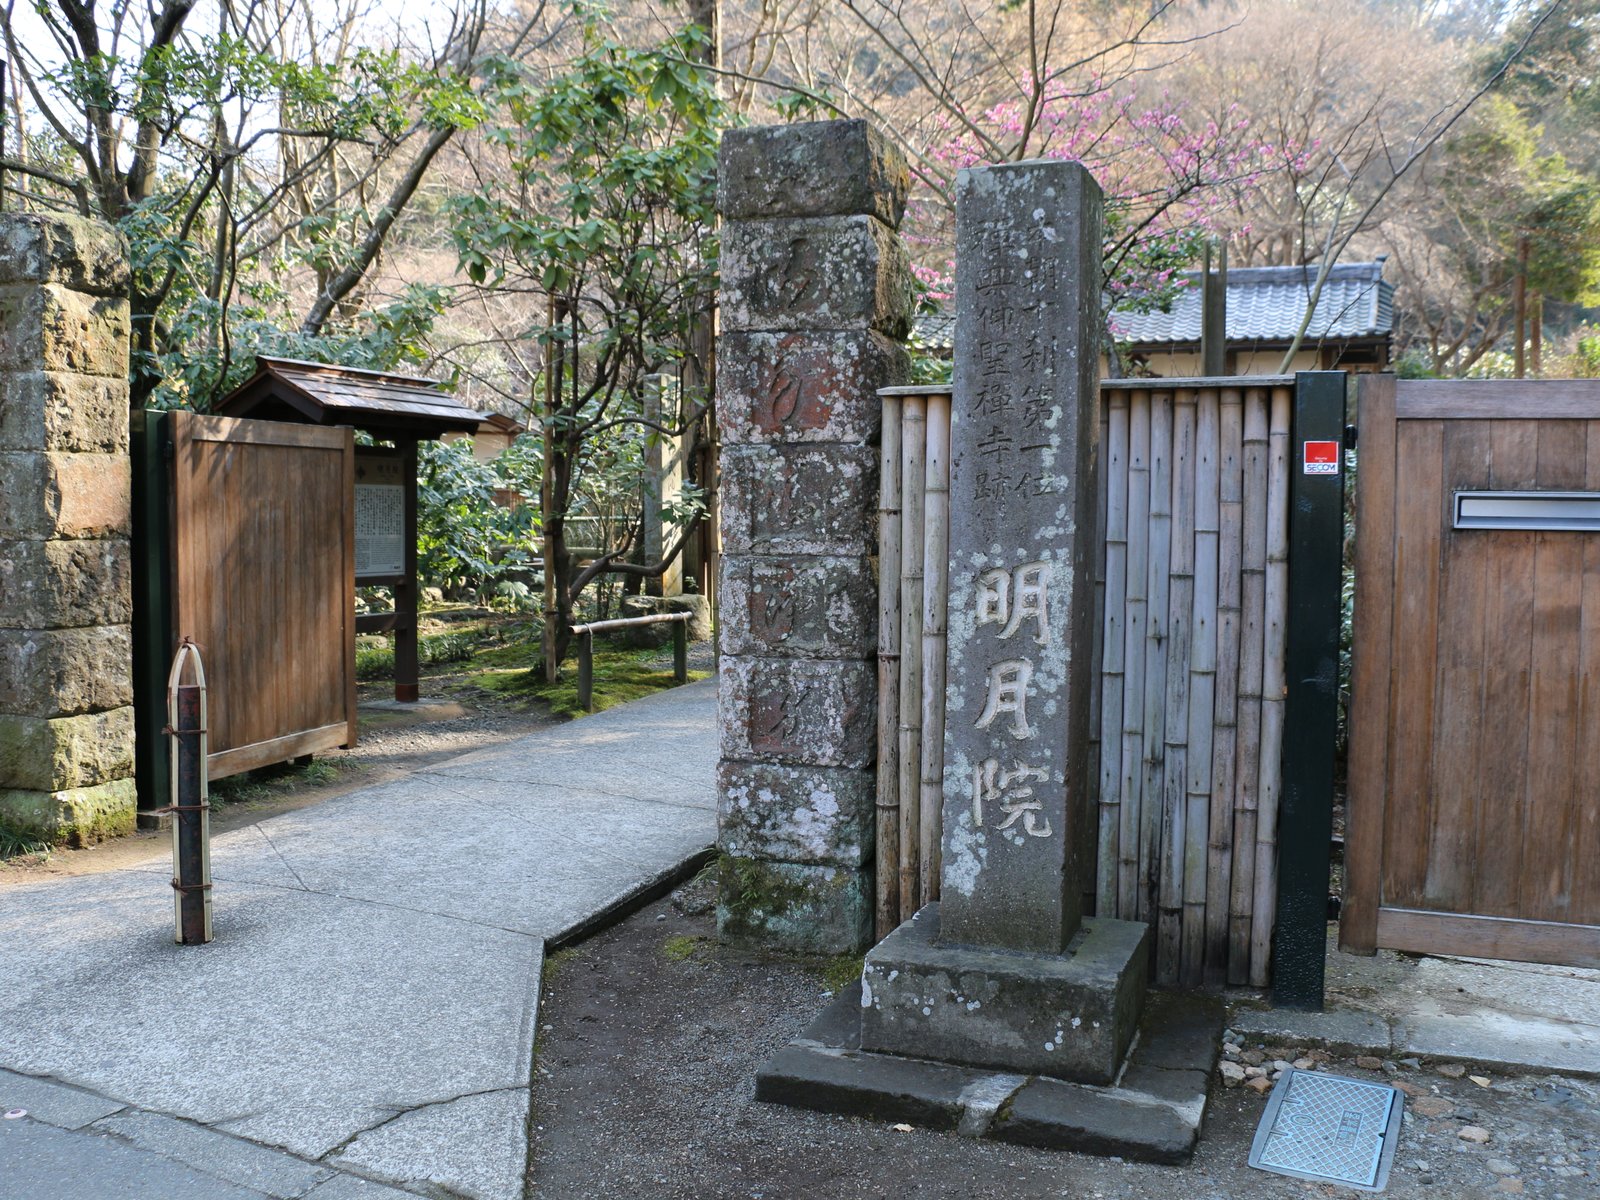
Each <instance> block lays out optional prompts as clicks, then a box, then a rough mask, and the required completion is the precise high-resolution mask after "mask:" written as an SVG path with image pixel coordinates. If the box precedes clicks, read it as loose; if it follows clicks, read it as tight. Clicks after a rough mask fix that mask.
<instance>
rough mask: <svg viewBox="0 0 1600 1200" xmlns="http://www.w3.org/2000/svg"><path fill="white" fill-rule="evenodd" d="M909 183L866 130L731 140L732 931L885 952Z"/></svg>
mask: <svg viewBox="0 0 1600 1200" xmlns="http://www.w3.org/2000/svg"><path fill="white" fill-rule="evenodd" d="M909 182H910V173H909V171H908V170H907V168H906V164H905V160H904V158H903V157H902V155H901V154H900V152H899V151H898V150H897V149H896V148H895V147H894V146H893V145H891V144H890V143H889V142H887V141H886V140H884V139H883V138H882V137H880V136H879V135H878V133H877V132H876V131H875V130H873V129H872V128H870V127H869V126H868V125H867V124H866V123H865V122H863V121H821V122H814V123H811V124H802V125H785V126H770V127H763V128H756V129H741V130H735V131H732V132H730V133H728V134H727V135H726V136H725V137H724V138H723V140H722V150H721V156H720V162H719V178H718V189H717V202H718V207H719V209H720V211H721V212H722V215H723V218H724V220H725V222H726V224H725V226H724V232H723V239H722V247H723V249H722V297H721V310H722V325H723V334H722V337H721V341H720V344H719V354H718V380H717V419H718V422H719V427H720V432H721V437H722V444H723V454H722V464H721V466H722V480H723V482H722V513H723V519H722V531H723V540H724V546H725V549H726V556H725V558H724V559H723V567H722V579H721V584H720V595H721V596H722V605H721V618H720V619H721V626H720V628H719V630H718V636H719V637H720V638H721V648H722V662H721V672H720V688H721V696H720V700H721V704H720V708H721V720H722V761H721V766H720V768H719V771H718V791H719V809H718V830H719V848H720V850H721V854H722V859H721V862H722V867H721V875H722V892H721V900H720V903H719V906H718V910H717V916H718V928H719V929H720V931H721V933H722V935H723V936H724V937H727V938H731V939H735V940H749V941H755V942H760V943H762V944H764V945H768V946H774V947H778V948H782V949H789V950H804V951H812V952H818V953H838V952H842V951H854V950H857V949H860V948H861V947H863V946H864V945H866V943H867V942H868V941H869V940H870V937H871V922H872V911H873V904H872V862H873V814H874V804H875V783H874V775H873V762H874V759H875V745H874V736H875V731H876V703H877V700H876V695H875V686H876V672H875V668H874V665H873V658H874V651H875V646H876V628H877V571H876V562H875V555H876V553H877V504H878V457H877V451H876V449H875V445H876V442H877V440H878V434H879V424H880V420H879V414H880V408H879V400H878V397H877V389H879V388H880V387H887V386H892V385H895V384H898V383H902V382H904V380H905V379H906V376H907V373H908V365H909V364H908V360H907V357H906V353H905V350H904V348H903V347H902V346H901V345H900V344H899V341H898V339H900V338H902V337H903V336H904V335H905V333H906V331H907V329H908V328H909V324H910V318H911V310H912V297H913V293H914V289H913V285H912V278H911V270H910V263H909V260H908V258H907V255H906V251H905V247H904V244H903V243H902V242H901V240H900V237H899V234H898V233H897V232H896V229H897V227H898V225H899V222H900V218H901V216H902V215H903V213H904V211H905V197H906V190H907V188H908V186H909Z"/></svg>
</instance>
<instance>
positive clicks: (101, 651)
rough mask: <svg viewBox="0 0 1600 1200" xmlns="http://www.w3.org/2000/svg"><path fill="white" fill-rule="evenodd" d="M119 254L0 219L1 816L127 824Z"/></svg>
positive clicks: (9, 820) (69, 234) (46, 826)
mask: <svg viewBox="0 0 1600 1200" xmlns="http://www.w3.org/2000/svg"><path fill="white" fill-rule="evenodd" d="M127 285H128V273H127V255H126V248H125V246H124V245H123V244H122V242H121V240H120V239H119V238H118V237H117V236H116V235H115V234H114V233H112V232H111V231H110V230H108V229H106V228H104V227H102V226H99V225H96V224H94V223H93V222H90V221H85V220H79V219H76V218H67V217H41V216H27V215H18V216H10V215H8V216H3V217H0V824H3V825H5V826H7V827H8V828H10V829H12V830H14V831H16V832H19V833H22V834H25V835H27V836H32V837H37V838H41V839H47V840H51V841H66V842H73V843H82V842H85V841H90V840H93V839H95V838H98V837H103V836H106V835H108V834H115V833H125V832H128V831H130V830H132V829H133V825H134V810H135V807H136V800H135V795H134V785H133V778H132V776H133V708H132V704H133V684H132V669H131V661H130V657H131V650H130V645H131V643H130V634H129V621H130V617H131V600H132V596H131V586H130V577H131V572H130V564H129V540H128V539H129V532H130V516H131V508H130V502H129V484H130V462H129V458H128V340H129V317H128V301H127Z"/></svg>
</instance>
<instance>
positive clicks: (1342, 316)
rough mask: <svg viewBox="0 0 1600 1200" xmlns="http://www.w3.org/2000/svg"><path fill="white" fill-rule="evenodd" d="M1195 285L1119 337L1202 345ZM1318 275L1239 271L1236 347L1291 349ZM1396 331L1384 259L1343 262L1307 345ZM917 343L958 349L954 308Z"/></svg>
mask: <svg viewBox="0 0 1600 1200" xmlns="http://www.w3.org/2000/svg"><path fill="white" fill-rule="evenodd" d="M1184 278H1186V279H1188V280H1190V286H1189V287H1187V288H1185V289H1183V291H1181V292H1180V293H1179V294H1178V296H1177V298H1176V299H1175V300H1174V301H1173V303H1172V311H1170V312H1150V313H1129V312H1118V313H1114V314H1113V316H1112V320H1113V322H1114V323H1115V325H1116V328H1117V340H1118V341H1121V342H1128V343H1132V345H1133V346H1134V348H1135V349H1151V348H1154V347H1158V346H1160V347H1175V346H1198V345H1199V344H1200V276H1199V274H1198V273H1196V272H1191V273H1188V274H1186V275H1185V276H1184ZM1316 278H1317V268H1316V266H1315V265H1312V266H1307V267H1240V268H1235V269H1233V270H1231V271H1229V272H1228V334H1227V338H1228V341H1229V342H1239V343H1250V344H1254V345H1261V346H1273V345H1288V343H1289V342H1290V341H1291V340H1292V339H1293V337H1294V334H1295V330H1296V329H1298V328H1299V327H1300V320H1301V318H1302V317H1303V316H1304V315H1305V311H1306V299H1307V297H1308V296H1309V295H1310V292H1311V287H1312V285H1313V284H1315V282H1316ZM1393 331H1394V284H1392V283H1387V282H1385V281H1384V278H1383V260H1382V259H1379V260H1378V261H1376V262H1362V263H1339V264H1338V265H1336V266H1334V267H1333V268H1332V269H1331V270H1330V271H1329V272H1328V279H1327V281H1326V282H1325V283H1324V284H1323V288H1322V295H1321V296H1320V297H1319V298H1318V301H1317V308H1316V312H1315V313H1313V314H1312V318H1311V325H1310V328H1308V329H1307V330H1306V342H1307V344H1308V345H1315V344H1316V343H1317V342H1319V341H1325V340H1327V339H1330V338H1336V339H1339V340H1341V341H1342V340H1347V339H1367V338H1387V337H1388V336H1389V335H1390V334H1391V333H1392V332H1393ZM912 341H913V342H914V343H916V344H917V345H920V346H923V347H926V348H927V349H929V350H935V351H937V350H944V351H947V352H948V351H950V350H951V349H953V348H954V346H955V314H954V309H953V306H951V307H947V308H946V309H945V310H943V311H941V312H938V313H934V314H932V315H930V316H925V317H923V318H921V319H920V320H919V321H918V322H917V324H916V328H915V330H914V331H913V333H912Z"/></svg>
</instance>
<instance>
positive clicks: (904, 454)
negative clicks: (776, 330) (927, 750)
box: [899, 396, 928, 919]
mask: <svg viewBox="0 0 1600 1200" xmlns="http://www.w3.org/2000/svg"><path fill="white" fill-rule="evenodd" d="M927 436H928V435H927V420H926V408H925V402H924V399H923V397H921V396H907V397H905V399H904V400H903V401H902V402H901V409H900V763H899V767H900V913H901V916H902V917H903V918H906V919H909V918H911V917H912V916H914V915H915V914H916V912H917V910H918V909H919V908H921V907H922V779H921V775H922V545H923V515H924V514H923V508H924V504H923V498H924V490H923V489H924V488H925V487H926V486H927V475H926V470H927V468H926V465H925V458H926V449H927Z"/></svg>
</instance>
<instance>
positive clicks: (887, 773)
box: [877, 377, 1292, 987]
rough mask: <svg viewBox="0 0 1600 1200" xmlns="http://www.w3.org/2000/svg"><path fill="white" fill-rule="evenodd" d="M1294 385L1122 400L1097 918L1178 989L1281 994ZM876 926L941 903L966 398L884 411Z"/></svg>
mask: <svg viewBox="0 0 1600 1200" xmlns="http://www.w3.org/2000/svg"><path fill="white" fill-rule="evenodd" d="M1290 384H1291V381H1290V380H1289V379H1287V378H1284V377H1268V378H1260V379H1257V378H1229V379H1197V380H1183V381H1161V382H1156V381H1150V382H1148V383H1146V382H1139V381H1128V380H1117V381H1113V382H1110V383H1108V384H1107V385H1105V387H1103V388H1102V391H1101V401H1102V408H1101V421H1100V438H1101V447H1100V458H1099V472H1100V477H1099V480H1098V482H1097V487H1098V499H1099V504H1100V510H1099V515H1098V520H1099V528H1100V530H1101V539H1102V542H1101V545H1100V548H1099V553H1098V554H1097V556H1096V561H1095V599H1096V605H1097V608H1098V610H1099V615H1098V616H1097V618H1096V620H1097V625H1098V628H1097V630H1096V635H1097V636H1096V646H1095V651H1094V653H1095V673H1096V675H1097V681H1098V686H1097V688H1096V693H1095V695H1094V698H1093V701H1092V704H1091V709H1092V713H1093V722H1092V725H1093V730H1092V739H1093V741H1094V743H1095V745H1094V746H1092V747H1091V754H1092V756H1093V757H1092V758H1091V761H1092V762H1094V763H1095V764H1096V765H1095V767H1094V771H1093V775H1092V784H1093V787H1094V790H1095V793H1096V797H1097V807H1096V810H1095V811H1096V813H1097V816H1096V820H1097V822H1098V828H1097V830H1096V831H1095V837H1094V844H1095V853H1096V863H1095V871H1094V880H1093V882H1094V889H1095V898H1094V899H1095V911H1097V912H1098V913H1100V914H1101V915H1108V916H1117V917H1122V918H1126V919H1131V920H1140V921H1147V922H1149V923H1151V924H1152V926H1154V933H1155V952H1156V962H1155V968H1156V978H1157V979H1158V981H1160V982H1162V983H1166V984H1183V985H1185V986H1190V987H1193V986H1197V985H1201V984H1205V985H1208V986H1217V985H1220V984H1222V983H1235V984H1244V983H1249V984H1252V985H1254V986H1264V985H1265V984H1266V983H1267V982H1268V972H1269V968H1270V951H1271V944H1272V922H1273V915H1274V910H1275V908H1276V904H1277V869H1276V862H1277V820H1276V816H1277V804H1278V796H1279V793H1280V791H1281V779H1280V763H1281V745H1280V742H1281V737H1282V729H1283V696H1284V682H1285V681H1284V673H1283V672H1284V650H1285V635H1286V624H1287V616H1288V612H1287V600H1288V596H1287V582H1288V512H1289V505H1288V485H1289V469H1290V459H1289V418H1290V408H1291V404H1290V402H1291V398H1292V389H1291V386H1290ZM883 403H884V408H883V441H882V448H881V463H880V465H881V466H882V482H881V499H880V505H879V580H880V595H879V622H878V631H879V651H878V680H879V710H878V746H879V752H878V830H877V833H878V850H877V872H878V892H877V928H878V934H879V936H880V937H882V936H884V935H886V934H887V933H888V932H889V931H890V930H891V929H893V928H894V926H895V925H896V924H898V922H900V921H901V920H904V919H906V918H908V917H910V916H911V915H912V914H913V913H914V912H916V911H917V909H918V908H920V907H921V906H922V905H924V904H926V903H928V902H929V901H930V900H935V899H937V898H938V885H939V841H940V828H939V823H940V819H941V816H942V812H943V763H944V701H945V652H946V640H945V632H946V615H947V614H946V601H947V598H948V592H949V586H948V585H949V580H948V557H949V515H950V477H949V466H950V463H949V448H950V441H949V439H950V397H949V395H948V394H947V393H945V392H942V391H940V390H938V389H929V390H928V391H926V392H913V391H912V389H908V388H900V389H893V391H892V392H891V393H890V394H886V395H884V397H883Z"/></svg>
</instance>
